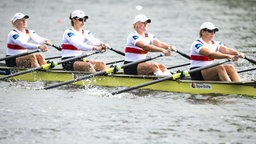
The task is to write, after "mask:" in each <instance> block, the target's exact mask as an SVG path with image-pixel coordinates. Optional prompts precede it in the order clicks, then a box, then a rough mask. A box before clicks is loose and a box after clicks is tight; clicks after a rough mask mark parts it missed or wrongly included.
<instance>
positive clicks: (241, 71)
mask: <svg viewBox="0 0 256 144" xmlns="http://www.w3.org/2000/svg"><path fill="white" fill-rule="evenodd" d="M253 70H256V68H251V69H246V70H240V71H238V72H237V73H243V72H247V71H253Z"/></svg>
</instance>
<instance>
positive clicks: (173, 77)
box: [111, 59, 231, 95]
mask: <svg viewBox="0 0 256 144" xmlns="http://www.w3.org/2000/svg"><path fill="white" fill-rule="evenodd" d="M230 61H231V60H230V59H227V60H226V61H224V62H217V63H214V64H211V65H208V66H204V67H200V68H197V69H193V70H190V71H188V72H184V74H185V75H187V74H190V73H193V72H196V71H200V70H203V69H208V68H210V67H214V66H218V65H221V64H224V63H227V62H230ZM180 76H181V73H176V74H174V75H172V76H168V77H164V78H160V79H157V80H153V81H151V82H148V83H144V84H140V85H137V86H134V87H130V88H127V89H124V90H120V91H116V92H113V93H111V94H112V95H115V94H119V93H122V92H127V91H129V90H134V89H138V88H141V87H145V86H149V85H152V84H156V83H159V82H162V81H165V80H169V79H175V78H177V77H180Z"/></svg>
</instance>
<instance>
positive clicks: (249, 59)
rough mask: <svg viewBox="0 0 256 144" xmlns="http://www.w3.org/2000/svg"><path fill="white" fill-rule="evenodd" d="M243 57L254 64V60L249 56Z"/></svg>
mask: <svg viewBox="0 0 256 144" xmlns="http://www.w3.org/2000/svg"><path fill="white" fill-rule="evenodd" d="M244 59H246V60H248V61H249V62H251V63H253V64H256V61H255V60H253V59H251V58H249V57H244Z"/></svg>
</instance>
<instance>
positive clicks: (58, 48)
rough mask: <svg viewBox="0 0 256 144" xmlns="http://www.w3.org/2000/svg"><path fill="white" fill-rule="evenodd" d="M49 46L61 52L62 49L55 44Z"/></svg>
mask: <svg viewBox="0 0 256 144" xmlns="http://www.w3.org/2000/svg"><path fill="white" fill-rule="evenodd" d="M49 46H51V47H54V48H56V49H57V50H58V51H61V47H60V46H56V45H54V44H49Z"/></svg>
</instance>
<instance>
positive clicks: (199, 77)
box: [190, 67, 204, 80]
mask: <svg viewBox="0 0 256 144" xmlns="http://www.w3.org/2000/svg"><path fill="white" fill-rule="evenodd" d="M196 68H198V67H193V68H190V70H192V69H196ZM190 77H191V79H192V80H204V77H203V75H202V73H201V71H197V72H193V73H190Z"/></svg>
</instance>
